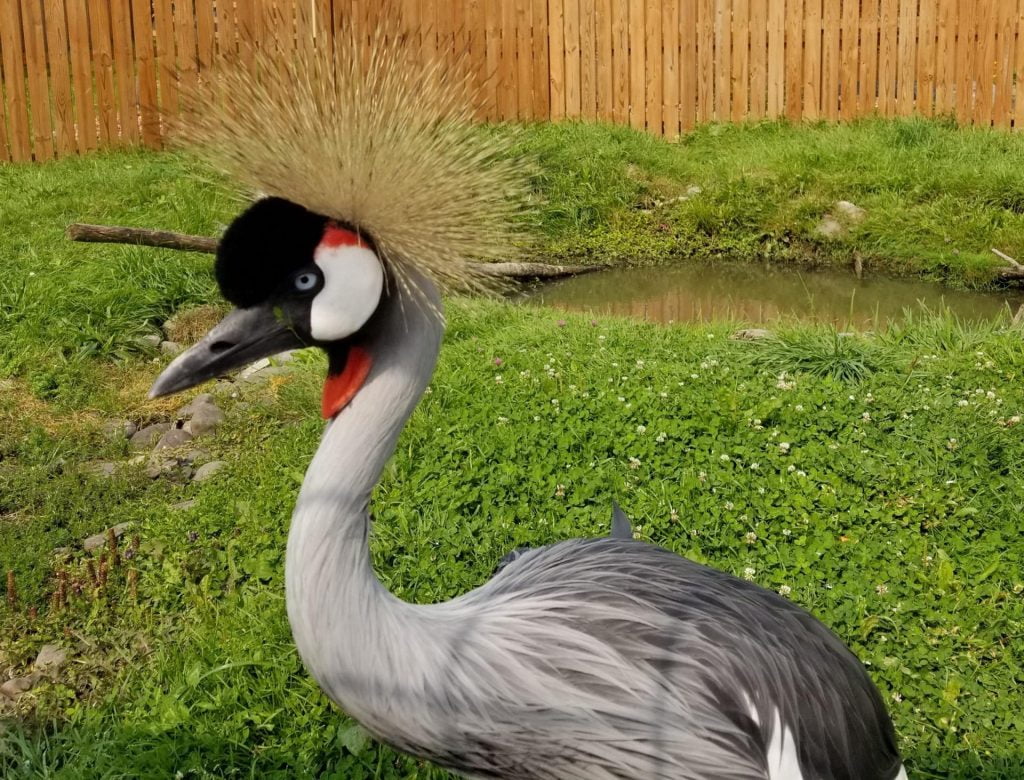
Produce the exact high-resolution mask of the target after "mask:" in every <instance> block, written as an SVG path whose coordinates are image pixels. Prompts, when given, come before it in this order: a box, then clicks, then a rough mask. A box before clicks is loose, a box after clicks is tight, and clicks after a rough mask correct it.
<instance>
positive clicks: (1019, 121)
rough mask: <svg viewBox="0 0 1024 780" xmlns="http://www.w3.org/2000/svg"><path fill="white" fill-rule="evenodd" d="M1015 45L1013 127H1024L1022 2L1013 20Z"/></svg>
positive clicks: (1023, 11) (1023, 19)
mask: <svg viewBox="0 0 1024 780" xmlns="http://www.w3.org/2000/svg"><path fill="white" fill-rule="evenodd" d="M1014 23H1015V26H1016V29H1017V46H1016V53H1015V54H1014V68H1013V69H1014V72H1015V73H1016V74H1017V78H1016V84H1015V89H1014V96H1013V129H1014V130H1021V129H1024V3H1021V4H1020V7H1019V8H1018V11H1017V17H1016V19H1015V20H1014Z"/></svg>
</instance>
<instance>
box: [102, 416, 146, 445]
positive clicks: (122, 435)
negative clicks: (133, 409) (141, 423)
mask: <svg viewBox="0 0 1024 780" xmlns="http://www.w3.org/2000/svg"><path fill="white" fill-rule="evenodd" d="M138 429H139V427H138V426H137V425H136V424H135V423H133V422H132V421H131V420H118V419H113V420H106V421H105V422H104V423H103V425H102V426H100V431H101V432H102V433H103V435H104V436H105V437H106V438H108V439H110V440H111V441H120V440H121V439H130V438H131V437H132V436H134V435H135V432H136V431H137V430H138Z"/></svg>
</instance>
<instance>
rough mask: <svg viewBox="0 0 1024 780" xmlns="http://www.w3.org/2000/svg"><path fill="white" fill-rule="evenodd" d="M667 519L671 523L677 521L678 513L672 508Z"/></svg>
mask: <svg viewBox="0 0 1024 780" xmlns="http://www.w3.org/2000/svg"><path fill="white" fill-rule="evenodd" d="M668 519H669V520H671V521H672V522H673V523H677V522H679V513H678V512H677V511H676V510H674V509H673V510H672V511H670V512H669V513H668Z"/></svg>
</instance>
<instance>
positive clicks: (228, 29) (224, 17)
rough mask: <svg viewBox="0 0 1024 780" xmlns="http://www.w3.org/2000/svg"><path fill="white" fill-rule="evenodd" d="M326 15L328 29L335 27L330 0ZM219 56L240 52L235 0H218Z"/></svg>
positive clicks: (228, 56) (231, 55)
mask: <svg viewBox="0 0 1024 780" xmlns="http://www.w3.org/2000/svg"><path fill="white" fill-rule="evenodd" d="M327 3H328V9H327V13H326V14H325V15H324V17H323V19H324V24H325V25H326V27H327V28H328V29H331V28H332V27H333V22H334V20H333V19H332V18H331V9H330V7H329V6H330V0H327ZM216 27H217V56H218V57H227V58H233V57H234V56H235V55H236V54H237V53H238V14H237V13H236V12H235V4H234V2H233V0H218V1H217V25H216Z"/></svg>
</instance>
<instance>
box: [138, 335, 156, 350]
mask: <svg viewBox="0 0 1024 780" xmlns="http://www.w3.org/2000/svg"><path fill="white" fill-rule="evenodd" d="M161 341H163V339H162V338H161V337H160V336H158V335H157V334H156V333H147V334H146V335H145V336H139V337H138V338H137V339H135V343H136V344H138V345H139V346H140V347H143V348H145V349H156V348H157V347H159V346H160V342H161Z"/></svg>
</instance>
